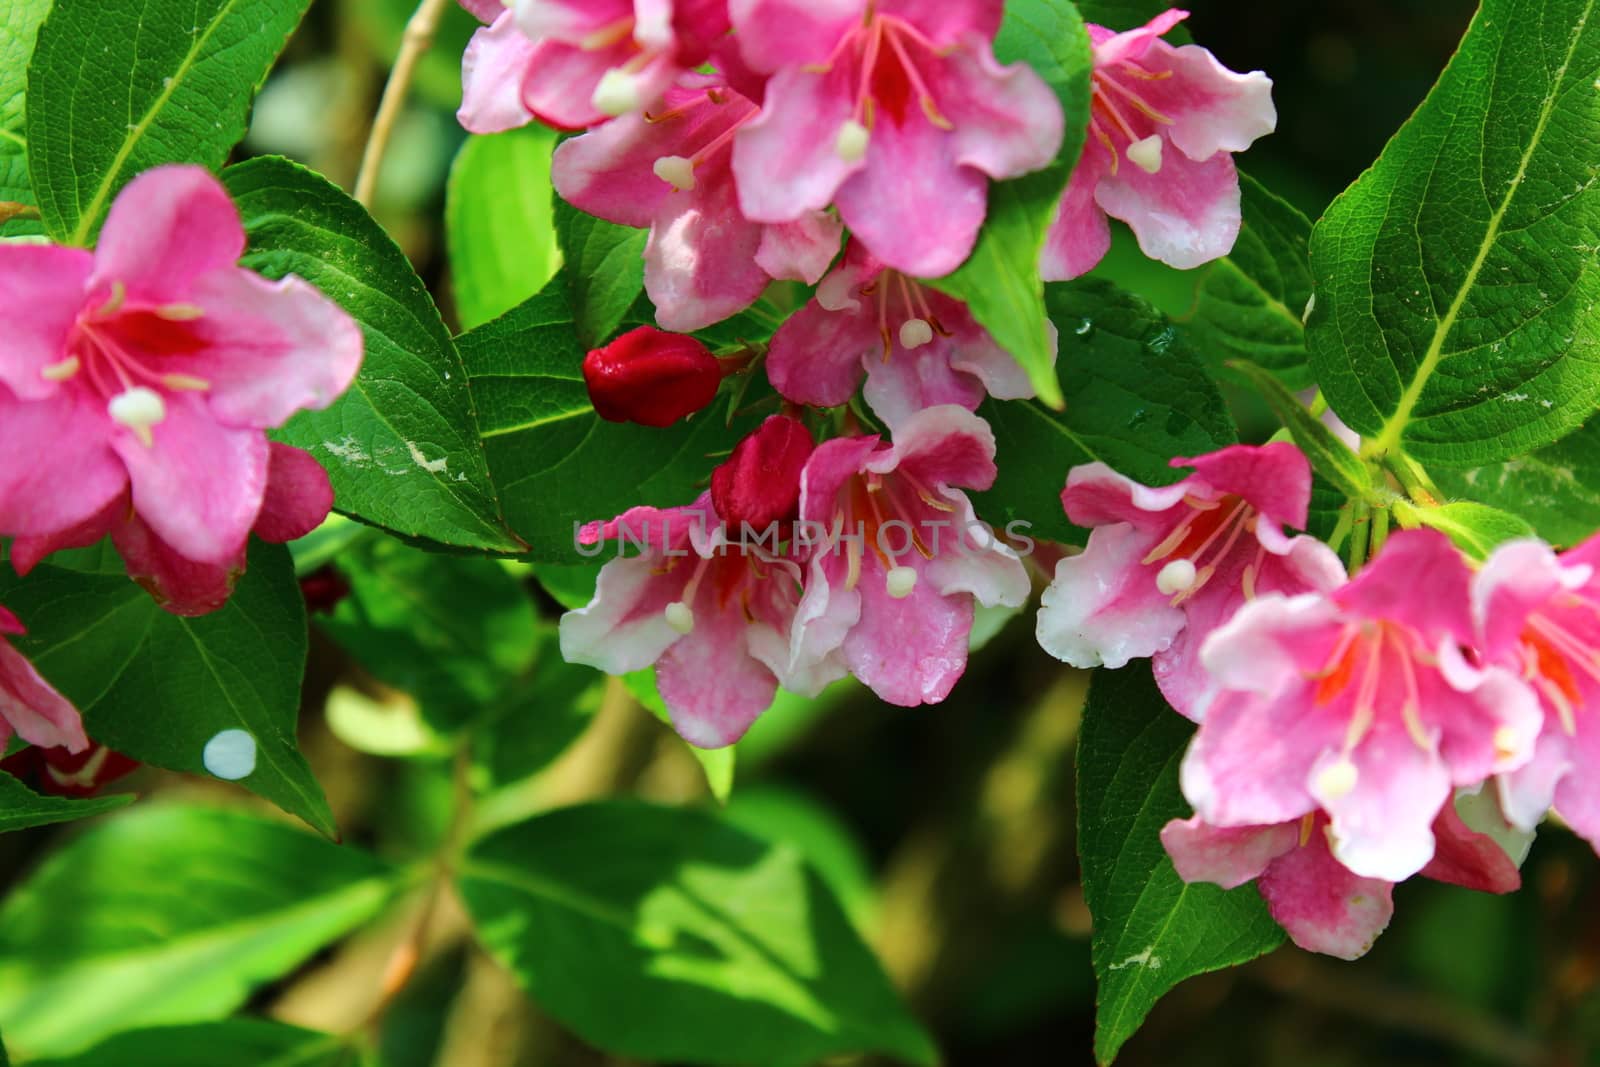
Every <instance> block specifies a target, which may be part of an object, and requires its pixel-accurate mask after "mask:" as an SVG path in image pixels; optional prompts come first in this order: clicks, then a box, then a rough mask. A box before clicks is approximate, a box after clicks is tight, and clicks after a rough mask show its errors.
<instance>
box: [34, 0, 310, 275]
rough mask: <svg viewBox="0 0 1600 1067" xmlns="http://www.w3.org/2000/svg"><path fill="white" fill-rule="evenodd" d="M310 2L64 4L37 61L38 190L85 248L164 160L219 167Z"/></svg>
mask: <svg viewBox="0 0 1600 1067" xmlns="http://www.w3.org/2000/svg"><path fill="white" fill-rule="evenodd" d="M309 2H310V0H250V2H248V3H247V2H245V0H129V2H127V3H116V4H108V3H104V2H103V0H56V3H55V6H54V8H53V9H52V10H51V12H50V15H49V17H48V18H46V19H45V22H44V26H43V27H42V28H41V29H40V30H39V41H38V44H37V46H36V48H35V51H34V54H33V63H32V65H31V66H30V67H29V68H28V93H27V105H26V106H27V130H28V139H29V147H28V151H29V156H30V160H29V165H30V169H31V171H32V175H33V188H34V195H36V196H37V197H38V198H39V210H40V213H41V214H42V215H43V216H44V222H45V226H46V228H47V229H48V230H49V231H50V234H51V236H52V237H55V238H56V239H57V240H59V241H63V242H67V243H70V244H78V245H84V244H88V243H89V240H90V238H91V237H93V236H94V234H95V232H96V230H97V229H98V228H99V226H100V223H101V221H102V219H103V216H104V214H105V212H106V210H107V209H108V208H109V207H110V206H111V201H112V199H113V198H114V197H115V195H116V193H117V191H118V190H119V189H121V188H122V186H123V185H125V184H126V183H127V182H128V181H129V180H130V179H132V178H133V176H134V175H136V174H138V173H139V172H140V171H143V170H148V169H149V168H151V167H154V166H157V165H158V164H161V163H175V162H182V163H199V164H201V165H202V166H206V167H210V168H212V169H213V170H214V169H216V168H218V167H220V166H222V164H223V162H224V161H225V160H226V159H227V158H228V150H229V149H230V148H232V147H233V146H234V145H235V144H237V143H238V142H239V140H240V138H242V137H243V136H244V131H245V120H246V116H247V115H248V112H249V109H250V101H251V100H252V99H254V97H255V94H256V90H257V89H259V88H260V87H261V83H262V82H263V81H265V80H266V77H267V71H268V70H270V69H271V68H272V64H273V62H274V61H275V60H276V59H277V58H278V53H279V52H281V51H282V50H283V46H284V43H285V42H287V41H288V39H289V35H290V34H291V33H293V32H294V28H295V27H296V26H297V25H299V24H300V16H301V15H303V14H305V10H306V7H307V6H308V4H309Z"/></svg>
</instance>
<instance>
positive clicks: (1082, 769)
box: [1078, 663, 1283, 1063]
mask: <svg viewBox="0 0 1600 1067" xmlns="http://www.w3.org/2000/svg"><path fill="white" fill-rule="evenodd" d="M1193 732H1194V727H1193V726H1192V725H1190V723H1189V722H1188V721H1187V720H1185V719H1184V718H1183V717H1182V716H1180V715H1179V714H1178V713H1177V712H1175V711H1173V710H1172V709H1171V708H1170V707H1168V706H1167V702H1166V701H1165V700H1163V699H1162V697H1161V693H1160V691H1159V690H1158V689H1156V685H1155V681H1154V679H1153V678H1152V677H1151V675H1150V668H1149V666H1148V665H1147V664H1144V663H1140V664H1137V665H1135V666H1130V667H1127V668H1124V669H1123V670H1120V671H1109V670H1101V671H1099V672H1097V673H1096V674H1095V677H1094V682H1093V684H1092V685H1091V686H1090V688H1089V704H1088V707H1087V708H1086V709H1085V711H1084V720H1083V734H1082V736H1081V737H1080V738H1079V741H1078V856H1079V859H1080V861H1081V862H1082V866H1083V895H1084V898H1085V900H1086V901H1087V903H1088V905H1089V912H1090V914H1091V915H1092V916H1093V917H1094V939H1093V944H1092V952H1093V958H1094V972H1095V976H1096V977H1097V978H1098V980H1099V983H1100V989H1099V996H1098V998H1097V1001H1096V1004H1097V1010H1096V1013H1095V1040H1094V1047H1095V1056H1096V1058H1097V1059H1099V1060H1100V1062H1101V1063H1109V1062H1111V1060H1112V1059H1113V1058H1114V1057H1115V1056H1116V1054H1117V1050H1118V1049H1120V1048H1121V1047H1122V1044H1123V1042H1124V1041H1126V1040H1127V1039H1128V1038H1129V1037H1131V1036H1132V1035H1133V1032H1134V1031H1135V1030H1137V1029H1138V1028H1139V1025H1140V1024H1141V1023H1142V1022H1144V1018H1145V1016H1146V1015H1147V1014H1148V1013H1149V1011H1150V1009H1151V1007H1152V1006H1154V1005H1155V1002H1156V1001H1157V1000H1159V999H1161V997H1162V996H1163V995H1165V994H1166V992H1167V991H1168V990H1170V989H1171V988H1172V987H1173V986H1175V985H1177V984H1178V983H1179V982H1181V981H1183V980H1184V979H1185V978H1188V977H1190V976H1192V975H1196V974H1203V973H1204V972H1206V971H1214V970H1218V969H1220V968H1222V967H1230V966H1232V965H1234V964H1238V963H1243V962H1245V961H1246V960H1250V959H1254V958H1255V957H1257V956H1259V955H1261V954H1262V953H1264V952H1270V951H1272V949H1274V948H1276V947H1277V946H1278V945H1279V944H1280V943H1282V941H1283V931H1282V930H1281V929H1279V928H1278V925H1277V924H1276V923H1274V922H1273V921H1272V917H1271V916H1270V915H1268V914H1267V907H1266V904H1265V903H1263V902H1262V900H1261V896H1260V894H1259V893H1257V892H1256V890H1255V887H1254V886H1241V887H1240V888H1238V889H1235V890H1231V891H1228V892H1224V891H1223V890H1221V889H1218V888H1217V887H1216V886H1214V885H1208V884H1205V883H1196V884H1192V885H1186V884H1185V883H1184V882H1183V881H1182V880H1181V879H1179V877H1178V874H1177V872H1176V871H1174V870H1173V869H1172V861H1171V860H1170V859H1168V858H1167V854H1166V850H1165V849H1163V848H1162V847H1161V839H1160V836H1159V835H1160V833H1161V828H1162V827H1163V826H1165V825H1166V824H1167V822H1168V821H1169V820H1171V819H1176V818H1184V817H1186V816H1188V814H1189V806H1188V805H1187V804H1186V803H1184V800H1183V795H1182V794H1181V793H1180V792H1179V791H1178V762H1179V760H1180V759H1181V758H1182V756H1183V751H1184V747H1185V746H1186V745H1187V744H1188V740H1189V737H1190V735H1191V734H1192V733H1193Z"/></svg>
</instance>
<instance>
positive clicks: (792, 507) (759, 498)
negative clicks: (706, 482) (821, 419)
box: [711, 415, 814, 531]
mask: <svg viewBox="0 0 1600 1067" xmlns="http://www.w3.org/2000/svg"><path fill="white" fill-rule="evenodd" d="M813 447H814V442H813V441H812V439H811V431H810V430H808V429H806V424H805V423H803V422H801V421H800V420H799V419H796V418H793V417H792V416H789V415H774V416H772V417H771V418H769V419H767V421H765V422H763V423H762V424H761V426H760V427H759V428H757V430H756V431H755V432H754V433H752V434H750V435H749V436H748V437H746V438H745V439H744V440H742V441H740V442H739V444H738V445H737V446H735V448H734V450H733V454H732V455H731V456H729V457H728V460H727V462H726V463H723V464H722V465H721V466H719V467H718V468H717V469H716V470H714V471H712V472H711V503H712V505H713V506H714V507H715V508H716V509H717V517H718V518H720V519H721V520H722V521H723V522H724V523H725V524H727V526H728V528H729V529H730V530H734V531H741V530H743V529H744V528H745V527H749V528H750V529H751V530H756V531H764V530H766V529H767V527H769V526H771V525H772V524H773V523H782V522H788V521H790V520H793V519H794V518H795V517H796V513H797V511H798V509H799V507H800V474H801V472H802V471H804V470H805V466H806V460H808V459H810V458H811V451H812V448H813Z"/></svg>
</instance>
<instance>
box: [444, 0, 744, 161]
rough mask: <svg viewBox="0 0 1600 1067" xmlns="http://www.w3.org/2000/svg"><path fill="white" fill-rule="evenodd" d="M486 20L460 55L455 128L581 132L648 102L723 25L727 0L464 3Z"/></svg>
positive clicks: (694, 61)
mask: <svg viewBox="0 0 1600 1067" xmlns="http://www.w3.org/2000/svg"><path fill="white" fill-rule="evenodd" d="M461 3H462V6H463V7H465V8H466V9H467V10H468V11H470V12H472V13H473V14H474V15H476V16H477V17H478V19H479V20H480V21H482V22H486V23H488V25H487V26H485V27H484V28H483V29H481V30H479V31H478V32H477V33H475V34H473V37H472V41H471V43H470V44H468V45H467V51H466V54H465V55H463V56H462V57H461V110H460V111H458V112H457V113H456V117H457V118H458V119H459V120H460V122H461V125H463V126H465V127H466V128H467V129H469V130H471V131H472V132H473V133H498V132H500V131H501V130H509V129H513V128H514V127H517V126H522V125H525V124H526V123H527V122H528V121H529V120H531V119H535V118H537V119H538V120H539V121H541V122H543V123H546V124H547V125H550V126H555V127H557V128H558V129H564V130H581V129H584V128H586V127H589V126H595V125H598V124H600V123H602V122H605V121H606V120H607V119H610V118H613V117H615V116H618V115H627V114H631V113H634V112H638V111H642V110H643V109H645V108H648V107H651V106H653V105H654V104H655V103H656V101H658V100H660V99H661V95H662V94H663V93H665V92H666V91H667V87H668V86H669V85H671V84H672V83H673V81H675V80H676V79H677V77H678V76H679V75H680V74H682V73H684V72H685V71H688V70H693V69H694V68H695V67H697V66H699V65H700V64H701V63H704V62H705V61H706V58H707V57H708V55H709V54H710V51H711V49H712V48H713V47H714V46H715V45H716V43H717V40H718V39H719V38H720V37H722V36H723V34H725V33H726V32H727V30H728V13H727V7H726V3H725V0H515V2H514V3H511V4H506V5H502V4H501V3H500V2H499V0H461Z"/></svg>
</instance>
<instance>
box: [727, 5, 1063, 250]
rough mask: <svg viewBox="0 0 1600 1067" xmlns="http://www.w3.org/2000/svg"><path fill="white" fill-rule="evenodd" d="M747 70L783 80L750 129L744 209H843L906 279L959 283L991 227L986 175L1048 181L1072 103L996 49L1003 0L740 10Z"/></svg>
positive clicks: (777, 218) (773, 218) (737, 23)
mask: <svg viewBox="0 0 1600 1067" xmlns="http://www.w3.org/2000/svg"><path fill="white" fill-rule="evenodd" d="M728 7H729V14H730V15H731V16H732V19H733V26H734V29H735V30H736V32H737V36H736V40H737V42H738V44H739V47H740V49H741V50H742V54H743V58H744V60H745V61H746V63H747V64H748V65H749V66H750V67H751V68H752V69H754V70H755V71H758V72H760V73H764V74H770V75H771V76H772V77H771V80H770V81H769V82H768V83H767V86H766V96H765V99H764V103H763V106H762V110H761V114H760V115H759V116H758V117H757V118H756V119H754V120H753V121H751V122H749V123H748V124H746V125H745V126H744V128H743V129H741V130H740V131H739V134H738V136H737V139H736V141H735V145H734V153H733V168H734V172H735V173H736V174H737V175H738V178H739V202H740V204H741V205H743V207H744V213H745V215H747V216H748V217H749V218H752V219H755V220H757V221H759V222H794V221H797V220H799V219H802V218H804V217H805V216H806V215H807V214H808V213H809V212H813V211H819V210H821V209H822V208H825V207H827V206H828V205H829V204H830V203H834V204H837V205H838V208H839V213H840V215H841V216H843V218H844V222H845V225H846V226H848V227H849V228H850V231H851V233H853V234H855V236H856V237H858V238H860V239H861V240H862V241H863V242H864V243H865V244H866V245H867V247H868V248H870V249H871V250H872V253H873V255H875V256H876V257H877V258H878V259H880V260H882V261H883V262H884V263H885V264H887V265H888V266H890V267H893V268H894V269H895V270H900V271H904V272H906V273H907V274H914V275H917V276H919V277H937V276H939V275H943V274H948V273H950V272H951V271H952V270H954V269H955V268H956V267H958V266H960V265H961V263H962V262H963V261H964V260H965V259H966V258H967V256H968V255H969V254H970V253H971V251H972V246H973V242H974V241H975V240H976V238H977V234H978V229H979V227H980V226H981V225H982V224H983V219H984V215H985V212H986V210H987V202H988V179H989V178H997V179H998V178H1013V177H1016V176H1017V175H1019V174H1026V173H1028V172H1029V171H1034V170H1039V169H1040V168H1043V167H1045V166H1048V165H1049V163H1050V162H1051V161H1052V160H1053V159H1055V157H1056V152H1057V150H1058V149H1059V148H1060V147H1061V139H1062V125H1063V120H1062V115H1061V106H1060V104H1059V103H1058V102H1057V100H1056V98H1055V95H1054V94H1053V93H1052V92H1051V91H1050V89H1049V87H1048V86H1046V85H1045V84H1044V82H1043V81H1042V80H1040V78H1039V76H1038V75H1037V74H1035V73H1034V72H1033V71H1032V70H1030V69H1029V68H1028V67H1026V66H1025V65H1023V64H1014V65H1012V66H1010V67H1001V66H1000V65H999V64H998V63H997V62H996V60H995V58H994V50H993V48H992V46H991V44H990V42H991V41H992V40H993V39H994V35H995V32H996V31H997V30H998V29H999V27H1000V17H1001V13H1002V8H1003V7H1004V4H1003V3H1002V0H946V2H943V3H939V4H931V3H926V2H921V0H872V2H870V3H869V0H828V2H826V3H813V2H809V0H806V2H802V0H731V2H730V3H729V5H728Z"/></svg>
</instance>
